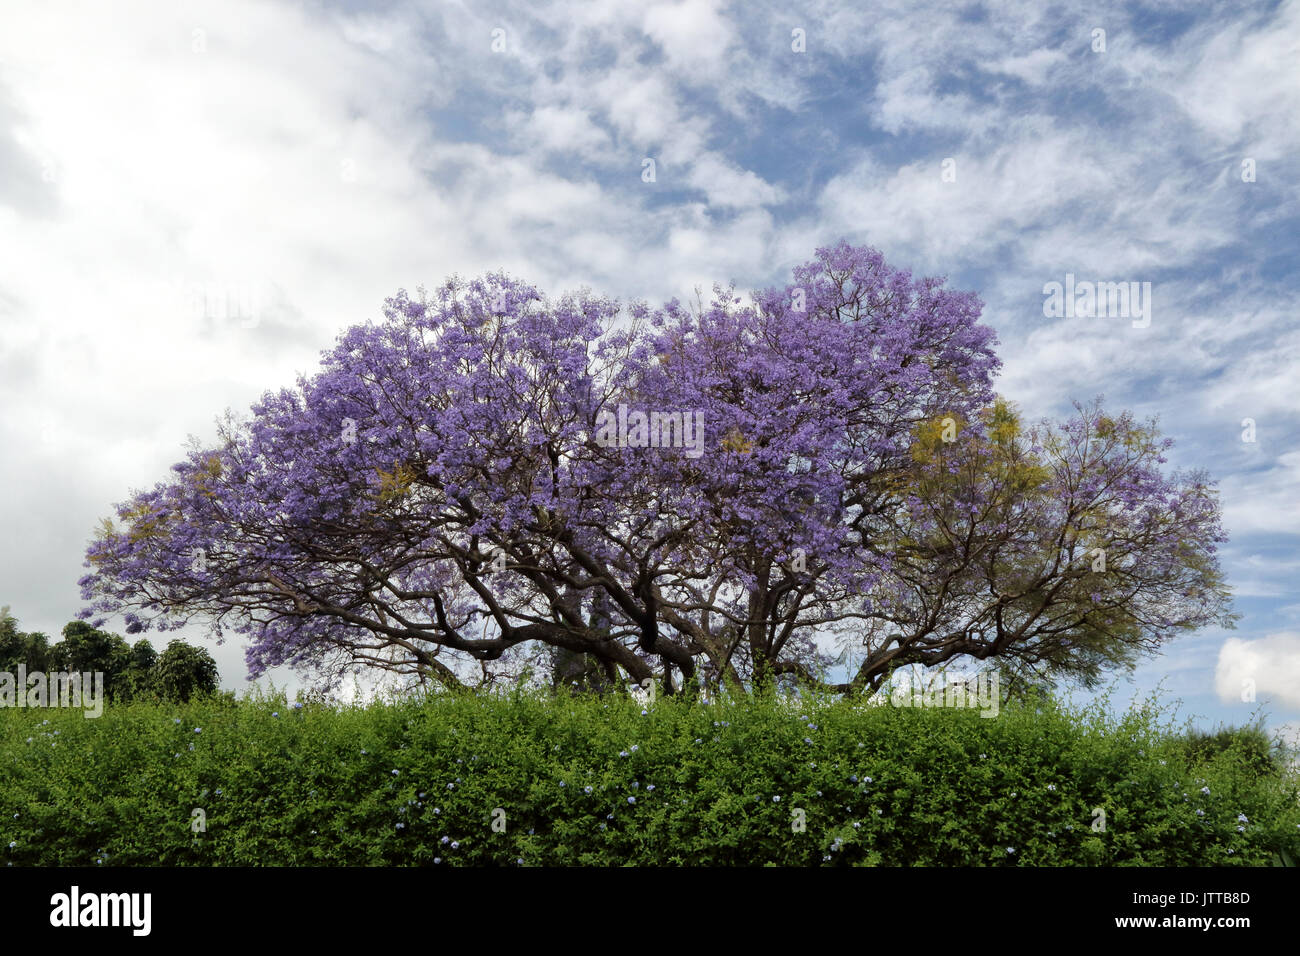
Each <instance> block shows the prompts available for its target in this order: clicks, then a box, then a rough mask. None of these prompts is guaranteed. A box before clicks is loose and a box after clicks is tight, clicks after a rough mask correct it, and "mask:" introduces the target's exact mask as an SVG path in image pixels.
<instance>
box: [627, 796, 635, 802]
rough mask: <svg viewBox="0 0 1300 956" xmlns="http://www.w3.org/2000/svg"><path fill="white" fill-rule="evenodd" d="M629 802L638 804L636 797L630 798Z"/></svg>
mask: <svg viewBox="0 0 1300 956" xmlns="http://www.w3.org/2000/svg"><path fill="white" fill-rule="evenodd" d="M627 802H628V803H636V797H628V798H627Z"/></svg>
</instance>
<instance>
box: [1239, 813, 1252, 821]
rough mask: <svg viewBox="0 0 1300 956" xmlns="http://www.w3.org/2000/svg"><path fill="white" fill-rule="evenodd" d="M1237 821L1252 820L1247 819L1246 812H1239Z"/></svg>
mask: <svg viewBox="0 0 1300 956" xmlns="http://www.w3.org/2000/svg"><path fill="white" fill-rule="evenodd" d="M1237 822H1238V823H1249V822H1250V821H1249V820H1247V819H1246V814H1244V813H1239V814H1237Z"/></svg>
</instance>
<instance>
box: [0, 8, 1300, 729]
mask: <svg viewBox="0 0 1300 956" xmlns="http://www.w3.org/2000/svg"><path fill="white" fill-rule="evenodd" d="M859 8H860V9H859ZM1298 46H1300V3H1297V2H1295V0H1292V2H1284V3H1274V2H1262V3H1240V2H1222V3H1208V4H1199V5H1194V4H1183V3H1179V4H1167V3H1155V4H1151V5H1145V4H1132V3H1115V4H1109V3H1090V4H1086V5H1085V4H1074V3H1067V4H1044V3H1042V2H1040V0H1030V2H1026V3H1023V4H1019V3H1007V2H999V3H997V4H981V3H971V4H969V5H967V6H964V7H963V6H961V5H960V4H937V5H935V7H934V8H933V9H930V8H928V7H927V4H925V3H922V2H917V0H901V2H899V3H897V4H896V5H895V4H890V3H872V4H858V3H853V4H849V3H844V4H835V3H825V4H823V3H797V2H796V3H791V2H788V0H784V2H781V3H772V4H763V3H756V2H746V3H744V4H736V5H734V6H726V5H724V4H722V3H716V2H711V0H686V2H668V3H654V2H651V3H637V4H632V3H627V4H588V3H576V2H575V3H519V4H516V5H508V4H506V5H503V4H494V3H477V2H475V3H427V4H412V3H404V4H400V5H398V4H393V5H390V4H384V3H378V4H364V3H353V2H343V3H316V2H312V3H290V2H257V3H254V2H245V0H220V2H215V0H214V2H206V0H205V2H198V0H182V2H162V0H156V2H129V0H118V2H115V3H113V4H95V3H86V4H72V3H66V2H58V0H5V2H4V5H3V8H0V442H2V443H3V448H4V454H3V455H0V483H2V487H3V491H4V494H3V496H0V528H3V532H4V545H3V548H0V603H7V604H9V605H11V606H12V609H13V612H14V614H15V615H16V616H17V617H18V619H19V622H20V624H21V626H22V627H23V628H24V629H28V630H44V631H46V632H48V633H50V634H51V635H54V634H57V633H58V632H59V630H60V629H61V628H62V626H63V625H64V624H65V623H66V622H67V621H68V620H70V619H72V618H73V617H74V616H75V614H76V612H77V610H78V609H79V608H80V606H81V605H80V600H79V592H78V588H77V584H76V581H77V579H78V578H79V577H80V576H81V575H82V574H83V573H84V570H83V567H82V561H83V555H84V549H85V545H86V543H87V540H88V538H89V537H90V535H91V533H92V529H93V527H94V526H95V524H96V522H97V520H98V519H99V518H100V517H103V516H105V515H107V514H109V513H110V510H111V506H112V504H113V503H114V502H117V501H120V500H122V499H123V498H124V497H126V494H127V492H128V491H129V490H130V489H132V488H139V487H146V486H151V485H152V484H153V483H154V482H155V481H157V480H160V479H162V478H165V477H166V475H167V468H168V466H169V465H170V464H171V463H172V462H174V461H177V460H179V459H180V458H181V457H182V455H183V450H182V444H183V442H184V441H185V439H186V436H187V435H190V434H193V435H197V436H198V437H199V438H200V439H205V440H210V439H211V438H212V437H213V435H214V425H213V422H214V418H215V416H216V415H217V414H218V413H219V412H220V411H221V410H223V409H224V408H226V407H231V408H235V409H237V410H246V409H247V407H248V405H249V404H250V403H251V402H252V401H254V400H255V399H256V398H257V397H258V396H259V395H260V394H261V393H262V392H263V391H264V390H266V389H271V388H279V387H281V386H284V385H291V384H292V383H293V381H294V380H295V378H296V376H297V374H298V373H299V372H308V373H309V372H310V371H311V370H312V369H313V368H314V367H315V366H316V363H317V361H318V358H319V353H320V351H321V350H322V349H324V348H326V347H328V346H329V345H330V344H331V343H332V341H333V339H334V336H335V335H336V334H337V333H338V332H339V331H340V330H341V329H342V328H343V327H345V326H347V325H349V324H352V323H356V322H360V321H364V320H366V319H374V318H378V317H379V316H380V306H381V304H382V302H383V299H384V298H385V297H386V296H388V295H391V294H392V293H394V292H395V291H396V290H397V289H398V288H407V289H411V290H414V289H415V288H416V287H417V286H419V285H421V284H423V285H426V286H433V285H434V284H436V283H437V282H438V281H440V280H441V279H442V278H444V277H445V276H447V275H449V274H450V273H452V272H460V273H461V274H473V273H477V272H480V271H483V270H488V269H497V268H504V269H506V270H508V271H510V272H513V273H515V274H517V275H519V276H521V277H523V278H526V279H528V280H529V281H532V282H534V283H535V284H537V285H538V286H540V287H542V288H543V289H546V290H548V291H551V292H558V291H561V290H563V289H566V288H573V287H576V286H579V285H584V284H585V285H590V286H591V287H593V288H595V289H598V290H601V291H605V292H608V293H610V294H613V295H617V296H620V297H622V298H624V299H627V298H631V297H638V298H646V299H649V300H651V301H663V300H665V299H667V298H670V297H672V296H678V297H680V298H682V299H686V298H688V297H691V296H692V295H693V290H694V288H695V287H696V286H703V287H704V288H705V289H706V290H707V289H708V288H709V287H710V286H711V285H712V283H713V282H714V281H715V280H720V281H723V282H727V281H729V280H733V279H734V280H735V281H736V282H737V283H738V284H739V285H740V286H742V287H749V288H755V287H759V286H766V285H770V284H774V283H778V282H782V281H785V280H786V279H787V278H788V276H789V270H790V268H791V267H792V266H794V265H795V264H797V263H800V262H803V261H805V260H807V259H809V258H811V256H812V254H813V251H814V249H815V248H816V247H818V246H820V245H826V244H830V243H833V242H835V241H837V240H838V239H840V238H841V237H843V238H846V239H848V240H849V241H851V242H854V243H869V244H871V245H874V246H876V247H877V248H879V249H880V250H881V251H882V252H883V253H884V254H885V256H886V258H887V259H888V260H889V261H890V262H891V263H893V264H897V265H902V266H907V267H910V268H912V269H913V270H914V271H916V272H918V273H927V274H943V275H947V276H948V277H949V280H950V282H951V283H952V284H953V285H955V286H957V287H960V288H969V289H974V290H976V291H977V292H978V293H979V294H980V296H981V297H982V299H983V300H984V302H985V303H986V307H985V313H984V317H985V321H986V322H988V323H989V324H991V325H993V326H994V327H995V328H996V329H997V330H998V334H999V338H1000V341H1001V346H1000V354H1001V355H1002V357H1003V359H1004V362H1005V369H1004V372H1003V376H1002V379H1001V381H1000V385H999V387H1000V389H1001V390H1002V391H1003V392H1004V393H1005V394H1006V395H1008V396H1009V397H1010V398H1012V399H1014V400H1016V401H1018V402H1019V403H1020V404H1021V406H1022V407H1023V409H1024V410H1025V411H1026V412H1027V413H1028V414H1029V415H1030V416H1031V417H1038V416H1041V415H1057V414H1063V413H1065V412H1068V411H1069V409H1070V402H1071V400H1073V399H1079V400H1087V399H1089V398H1091V397H1093V396H1095V395H1098V394H1104V395H1105V396H1106V399H1107V403H1108V405H1109V406H1111V407H1127V408H1131V409H1133V410H1135V411H1136V412H1137V413H1139V415H1142V416H1146V415H1158V416H1159V418H1160V422H1161V425H1162V427H1163V429H1164V431H1165V433H1166V434H1168V435H1170V436H1171V437H1173V438H1174V439H1175V440H1176V441H1177V447H1176V449H1175V452H1174V455H1173V458H1172V462H1171V463H1172V464H1173V465H1177V466H1188V467H1200V466H1203V467H1207V468H1209V469H1211V471H1212V473H1213V474H1214V475H1215V476H1216V477H1217V478H1218V479H1219V480H1220V482H1221V492H1222V501H1223V505H1224V511H1225V516H1226V525H1227V528H1228V531H1229V533H1230V534H1231V536H1232V541H1231V543H1230V545H1229V546H1228V547H1227V549H1226V551H1225V553H1224V559H1225V566H1226V568H1227V570H1228V573H1229V580H1230V582H1231V583H1232V584H1233V586H1234V588H1235V591H1236V595H1237V609H1238V610H1239V611H1240V612H1241V613H1242V614H1243V618H1242V620H1241V622H1240V624H1239V625H1238V628H1237V630H1236V631H1235V632H1232V631H1221V630H1206V631H1204V632H1201V633H1199V634H1197V635H1194V636H1190V637H1184V638H1181V639H1180V640H1178V641H1177V642H1175V643H1174V644H1172V645H1170V647H1169V649H1168V651H1167V653H1165V654H1164V655H1163V656H1161V657H1160V658H1159V659H1157V660H1155V661H1153V662H1152V663H1150V664H1147V665H1145V666H1143V667H1142V669H1141V670H1140V671H1139V672H1138V674H1137V676H1136V680H1135V682H1134V683H1133V684H1131V685H1130V684H1123V685H1121V696H1123V697H1125V698H1126V699H1127V698H1128V697H1131V696H1132V695H1133V694H1134V693H1137V694H1141V693H1144V692H1145V691H1146V690H1148V689H1150V688H1152V687H1154V686H1155V685H1156V684H1157V683H1158V682H1159V681H1161V680H1162V679H1163V680H1164V687H1165V688H1166V690H1167V691H1168V692H1169V695H1168V696H1170V697H1177V698H1181V699H1182V700H1183V701H1184V702H1185V707H1184V710H1183V713H1184V714H1195V715H1199V717H1200V718H1201V720H1200V721H1199V722H1200V723H1202V724H1205V725H1207V726H1213V725H1215V724H1217V723H1220V722H1226V723H1240V722H1243V721H1246V720H1248V719H1249V718H1250V717H1251V715H1252V714H1254V713H1255V712H1256V711H1257V709H1260V708H1262V709H1263V711H1265V712H1266V713H1267V715H1268V720H1269V723H1270V724H1271V725H1272V726H1274V727H1281V726H1284V725H1286V726H1290V727H1291V728H1292V729H1294V728H1295V727H1296V726H1300V723H1298V722H1300V549H1298V548H1297V545H1298V544H1300V506H1298V501H1300V446H1298V445H1297V441H1298V440H1300V413H1298V411H1297V401H1296V395H1295V383H1296V372H1297V369H1298V368H1300V321H1298V320H1297V317H1296V311H1295V309H1296V306H1295V303H1296V301H1297V292H1300V279H1297V276H1296V272H1295V268H1294V267H1295V264H1296V262H1297V261H1300V228H1297V226H1298V222H1300V215H1298V214H1300V204H1298V202H1297V188H1296V184H1297V182H1298V181H1300V159H1298V157H1300V148H1298V147H1300V122H1297V117H1300V82H1298V81H1297V73H1296V63H1297V59H1298V53H1300V50H1298V49H1297V47H1298ZM647 160H653V171H654V176H653V181H647V179H649V178H650V177H649V175H648V173H647V172H646V171H647V169H648V168H649V164H648V163H647ZM1288 264H1289V265H1288ZM1067 276H1073V277H1074V280H1073V281H1075V282H1096V281H1103V282H1125V283H1129V282H1137V283H1150V286H1149V288H1150V298H1149V301H1146V300H1144V308H1146V309H1147V313H1146V315H1145V316H1129V315H1126V314H1106V310H1105V309H1102V310H1099V312H1098V314H1091V315H1066V316H1049V315H1046V314H1045V309H1044V302H1045V298H1046V297H1045V295H1044V287H1045V286H1046V285H1047V284H1048V283H1051V282H1060V283H1062V284H1065V283H1066V282H1067ZM1138 288H1139V289H1142V288H1146V287H1145V286H1139V287H1138ZM1247 419H1250V420H1251V421H1250V422H1249V423H1248V422H1246V420H1247ZM1252 428H1253V433H1252ZM1250 438H1253V440H1247V439H1250ZM193 636H194V638H195V639H196V640H198V639H200V637H199V635H198V634H195V635H193ZM214 652H215V655H216V656H217V659H218V661H219V663H220V664H221V669H222V673H223V676H224V678H225V682H226V685H227V686H228V687H242V686H246V685H244V683H243V680H242V678H243V675H244V667H243V662H242V649H241V648H239V647H237V646H234V645H233V644H230V645H226V646H224V647H221V648H214ZM287 679H289V675H287V674H284V673H281V674H278V675H277V681H278V682H279V683H281V684H283V683H284V682H285V681H286V680H287ZM1246 680H1253V681H1254V682H1255V685H1256V695H1257V700H1256V701H1255V702H1253V703H1249V702H1243V701H1242V699H1241V698H1242V696H1243V695H1242V687H1243V681H1246Z"/></svg>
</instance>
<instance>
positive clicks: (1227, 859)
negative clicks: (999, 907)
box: [0, 694, 1300, 866]
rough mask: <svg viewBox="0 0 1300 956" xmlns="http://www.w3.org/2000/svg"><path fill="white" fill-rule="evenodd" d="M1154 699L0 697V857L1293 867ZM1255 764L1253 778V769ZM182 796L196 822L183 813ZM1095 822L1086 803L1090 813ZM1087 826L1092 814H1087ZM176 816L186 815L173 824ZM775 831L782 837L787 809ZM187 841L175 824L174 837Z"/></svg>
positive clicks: (1265, 808)
mask: <svg viewBox="0 0 1300 956" xmlns="http://www.w3.org/2000/svg"><path fill="white" fill-rule="evenodd" d="M1162 720H1163V716H1162V712H1161V711H1160V710H1159V709H1158V707H1157V706H1156V705H1154V704H1153V703H1151V702H1148V703H1147V704H1146V705H1142V706H1136V707H1134V708H1131V709H1130V710H1129V711H1128V712H1127V713H1126V714H1124V715H1122V716H1119V717H1112V716H1108V715H1107V714H1106V713H1105V711H1104V707H1103V706H1101V704H1100V703H1099V704H1097V705H1094V706H1093V707H1092V708H1090V709H1089V710H1087V711H1071V710H1068V709H1067V708H1065V706H1064V705H1062V704H1060V703H1058V702H1056V701H1053V700H1050V699H1041V700H1038V701H1037V702H1034V703H1030V704H1020V705H1011V706H1007V707H1004V708H1003V709H1002V711H1001V713H1000V715H999V716H998V717H996V718H992V719H990V718H984V717H981V716H980V715H979V713H977V712H975V711H968V710H940V709H911V708H895V707H892V706H871V705H866V704H861V703H856V704H850V703H845V702H834V701H815V700H789V699H786V700H769V701H748V700H747V701H737V702H729V701H723V702H714V703H708V704H704V703H699V702H694V703H692V702H688V701H682V700H674V699H660V700H659V701H657V702H655V703H654V704H651V705H648V706H646V705H643V704H642V703H641V702H638V701H637V700H635V699H633V698H628V697H621V696H613V697H604V698H594V697H559V698H550V699H548V698H544V697H540V696H529V695H524V694H516V695H514V696H512V697H507V698H493V697H481V696H480V697H476V696H465V697H437V698H429V699H426V700H405V701H400V700H399V701H387V702H377V703H373V704H370V705H367V706H338V705H328V704H322V703H308V704H305V705H304V704H301V703H293V704H290V703H288V702H286V701H285V699H284V698H283V697H272V698H269V699H267V698H251V697H250V698H246V699H244V700H242V701H238V702H236V701H234V700H233V699H231V698H229V697H226V698H222V697H215V698H212V697H209V698H204V699H195V700H193V701H191V702H190V703H188V704H184V705H167V704H161V705H160V704H149V703H132V704H127V705H122V706H110V707H108V708H106V709H105V712H104V714H103V716H102V717H100V718H99V719H85V718H84V717H83V716H82V714H81V713H80V712H79V711H61V710H54V709H46V710H0V860H3V861H4V862H5V863H6V864H9V865H14V866H22V865H53V864H59V865H73V866H85V865H90V866H95V865H102V866H134V865H164V866H179V865H200V866H209V865H259V864H266V865H331V866H332V865H360V866H370V865H442V866H463V865H479V866H482V865H502V866H506V865H509V866H517V865H558V866H571V865H579V866H589V865H599V866H606V865H624V864H632V865H666V866H674V865H723V866H727V865H765V864H775V865H784V866H816V865H850V864H857V865H862V864H867V865H872V864H879V865H889V866H912V865H924V866H984V865H996V866H1008V865H1035V866H1060V865H1064V866H1072V865H1073V866H1099V865H1100V866H1107V865H1122V866H1184V865H1187V866H1196V865H1216V866H1219V865H1269V864H1270V863H1273V862H1274V861H1275V860H1278V859H1285V858H1286V857H1285V856H1283V855H1281V854H1282V851H1285V854H1286V855H1288V856H1289V857H1290V858H1291V859H1300V783H1298V781H1297V777H1296V775H1295V774H1294V772H1293V771H1292V770H1291V769H1288V768H1287V767H1285V766H1284V765H1283V764H1281V763H1279V762H1278V761H1277V760H1276V755H1270V756H1267V757H1266V759H1265V762H1264V763H1263V764H1261V763H1260V754H1259V740H1260V738H1259V736H1258V729H1257V728H1255V729H1248V730H1247V732H1245V733H1241V734H1232V733H1229V734H1228V735H1227V738H1224V735H1223V734H1220V738H1222V739H1220V741H1219V744H1217V745H1215V746H1209V747H1207V746H1206V744H1205V741H1204V739H1203V737H1197V736H1195V735H1188V734H1187V733H1185V732H1181V731H1179V730H1177V729H1175V728H1174V727H1173V726H1171V725H1170V724H1167V723H1162ZM1261 768H1262V769H1261ZM196 810H198V811H202V815H201V816H200V815H198V814H196V813H195V811H196ZM1103 811H1104V816H1103ZM1103 819H1104V824H1105V829H1104V831H1102V830H1100V829H1098V828H1099V826H1100V824H1101V823H1102V821H1103ZM200 823H202V824H203V826H202V827H201V826H200ZM801 823H802V827H801V826H800V824H801ZM196 830H197V831H199V832H196Z"/></svg>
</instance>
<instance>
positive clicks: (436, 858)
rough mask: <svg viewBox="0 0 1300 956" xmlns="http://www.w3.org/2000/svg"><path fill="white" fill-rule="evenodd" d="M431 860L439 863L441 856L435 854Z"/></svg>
mask: <svg viewBox="0 0 1300 956" xmlns="http://www.w3.org/2000/svg"><path fill="white" fill-rule="evenodd" d="M433 862H434V863H441V862H442V857H440V856H435V857H434V858H433Z"/></svg>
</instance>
